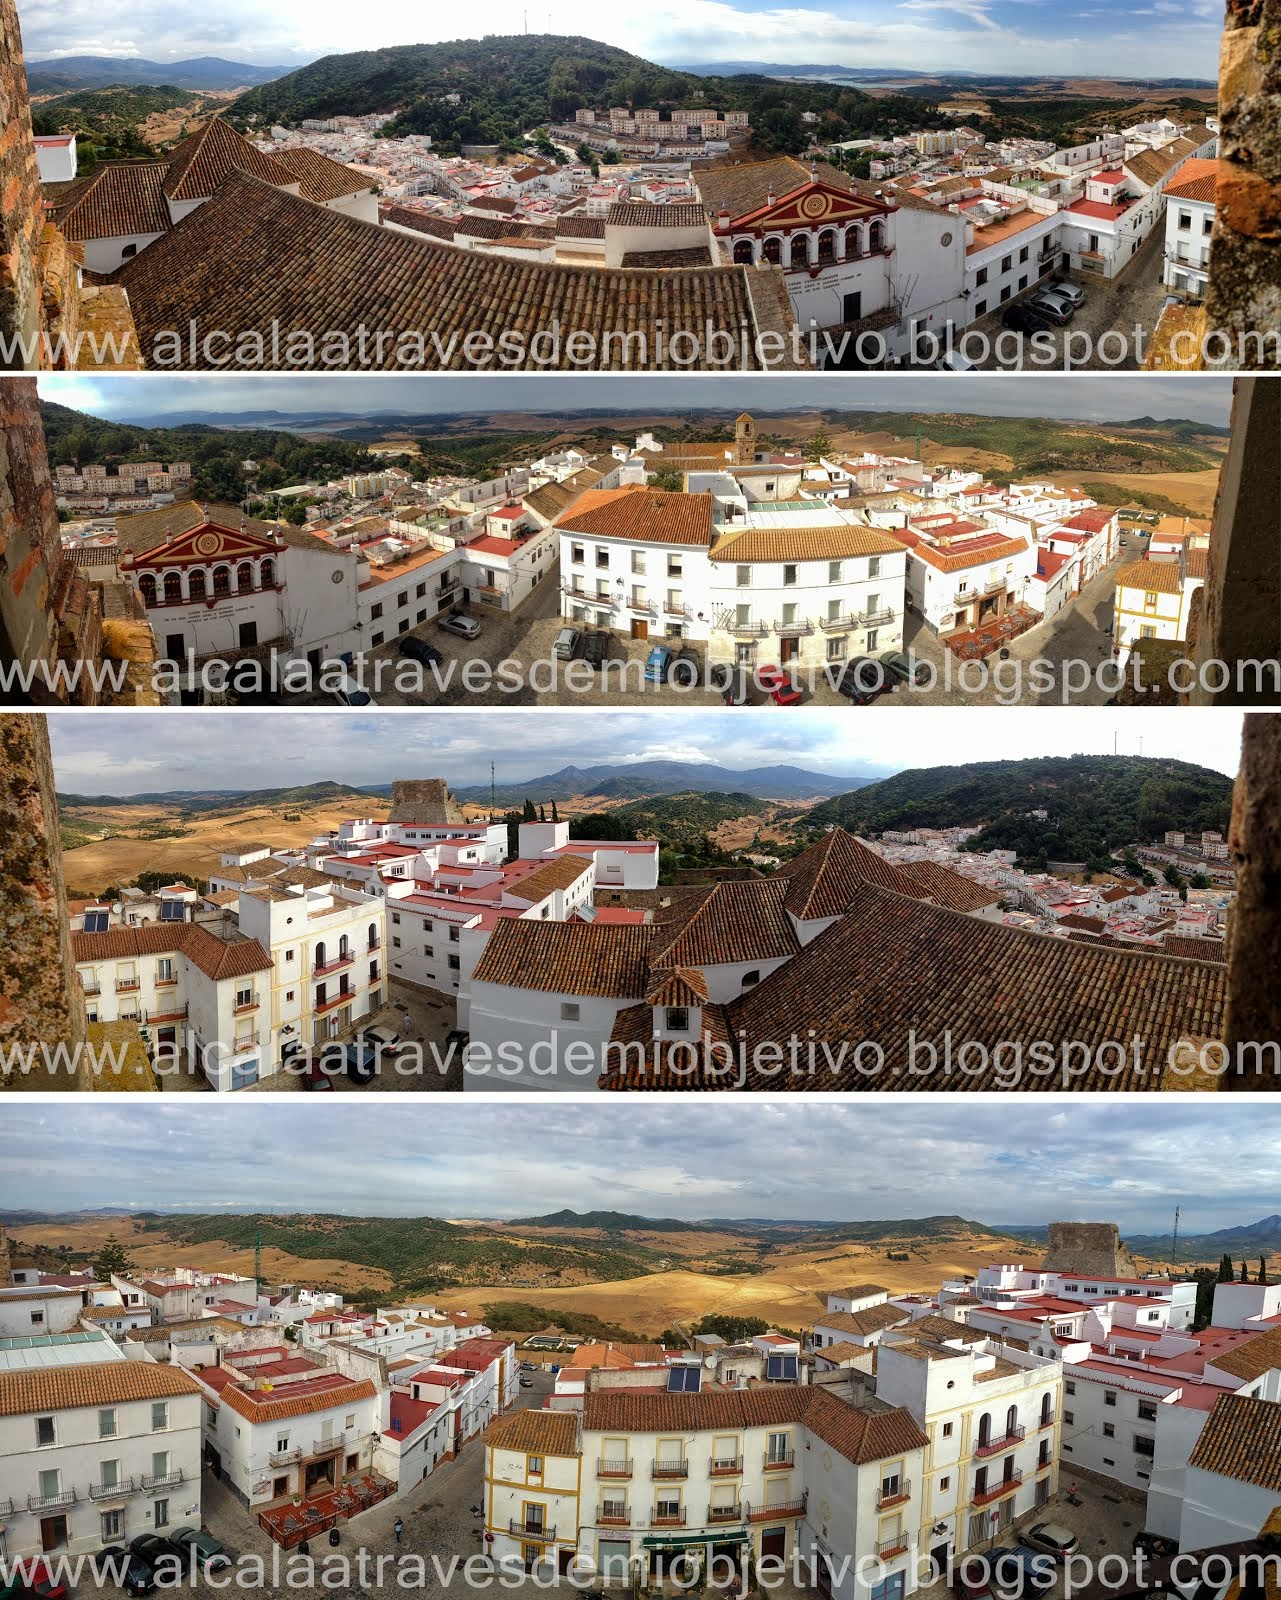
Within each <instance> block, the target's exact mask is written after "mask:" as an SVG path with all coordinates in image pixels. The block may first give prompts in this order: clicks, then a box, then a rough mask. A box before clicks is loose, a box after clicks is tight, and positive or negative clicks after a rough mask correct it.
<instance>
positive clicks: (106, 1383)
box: [0, 1361, 201, 1417]
mask: <svg viewBox="0 0 1281 1600" xmlns="http://www.w3.org/2000/svg"><path fill="white" fill-rule="evenodd" d="M200 1392H201V1390H200V1385H199V1384H198V1383H197V1382H196V1380H195V1379H194V1378H193V1377H191V1376H190V1375H189V1374H188V1373H186V1372H184V1371H183V1370H182V1368H181V1367H170V1366H164V1365H162V1364H161V1363H159V1362H153V1361H104V1362H101V1363H98V1362H94V1363H92V1364H86V1365H85V1366H81V1367H41V1368H33V1369H30V1370H27V1371H23V1372H0V1416H4V1417H20V1416H29V1415H31V1414H32V1413H33V1412H40V1411H71V1410H75V1409H76V1408H77V1407H81V1406H113V1405H126V1404H127V1403H128V1402H129V1401H130V1400H167V1399H169V1398H171V1397H173V1396H177V1395H183V1394H194V1395H198V1394H200Z"/></svg>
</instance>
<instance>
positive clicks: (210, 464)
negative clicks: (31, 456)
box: [40, 400, 387, 503]
mask: <svg viewBox="0 0 1281 1600" xmlns="http://www.w3.org/2000/svg"><path fill="white" fill-rule="evenodd" d="M40 413H41V417H42V419H43V421H44V430H45V441H46V444H47V446H48V450H49V464H50V465H51V466H54V467H57V466H63V465H70V466H80V467H83V466H88V465H90V464H93V463H98V464H100V465H102V466H106V467H116V466H118V465H119V464H120V463H121V462H122V461H148V460H157V461H164V462H169V461H190V462H191V468H192V488H191V492H192V494H193V496H195V497H197V498H200V499H211V500H228V501H231V502H233V503H234V502H239V501H241V500H243V499H244V498H245V496H246V495H247V494H248V493H249V491H250V488H251V485H250V481H249V480H248V479H247V478H246V476H245V473H244V471H243V469H242V468H241V465H240V463H241V462H242V461H246V460H251V461H256V462H257V463H258V471H257V472H256V473H255V474H254V477H253V481H252V488H253V489H254V490H256V491H258V492H260V493H261V492H265V491H269V490H272V489H281V488H284V487H285V485H286V484H294V483H301V482H304V481H307V480H309V479H320V480H322V481H323V480H325V479H328V478H331V477H340V476H343V475H345V474H348V473H352V472H368V471H369V470H371V469H372V468H374V467H376V466H377V465H379V464H380V463H379V461H378V459H377V458H376V457H374V456H371V455H370V454H369V453H368V451H367V450H366V449H365V447H364V445H363V444H359V443H355V442H353V441H351V440H345V439H338V438H332V437H324V436H322V437H318V438H314V439H304V438H301V437H300V436H299V435H298V434H295V433H285V432H279V431H277V430H274V429H259V428H253V429H237V430H235V431H234V432H233V431H231V430H229V429H225V428H213V427H209V426H208V425H206V424H203V423H185V424H182V425H181V426H179V427H176V428H156V427H140V426H136V425H134V424H131V423H127V422H109V421H106V420H104V419H102V418H99V417H92V416H89V415H88V414H87V413H86V412H83V411H75V410H73V409H72V408H71V407H70V406H64V405H58V404H57V403H56V402H54V401H50V400H43V401H42V402H41V405H40ZM381 464H382V465H384V466H385V465H386V464H387V463H386V461H385V460H384V461H382V463H381Z"/></svg>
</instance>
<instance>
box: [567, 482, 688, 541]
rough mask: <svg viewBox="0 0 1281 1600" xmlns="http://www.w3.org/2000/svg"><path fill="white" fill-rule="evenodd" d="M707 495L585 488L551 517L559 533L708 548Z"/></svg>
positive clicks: (634, 487)
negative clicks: (563, 509) (559, 513)
mask: <svg viewBox="0 0 1281 1600" xmlns="http://www.w3.org/2000/svg"><path fill="white" fill-rule="evenodd" d="M712 514H713V501H712V497H711V495H710V494H672V493H669V492H668V491H666V490H663V489H647V488H643V487H641V486H640V485H639V484H629V485H628V486H627V487H626V488H624V489H588V490H586V491H585V492H584V493H583V494H580V495H579V497H578V498H577V500H575V501H574V503H573V505H572V506H571V507H570V508H569V510H568V511H564V512H562V513H561V515H560V516H559V517H557V519H556V526H557V527H558V528H559V529H561V531H562V532H564V533H583V534H587V535H589V536H591V537H594V538H598V539H633V540H636V541H638V542H640V543H643V544H685V545H701V546H703V547H704V548H707V547H710V545H711V542H712Z"/></svg>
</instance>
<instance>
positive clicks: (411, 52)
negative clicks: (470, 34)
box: [232, 33, 942, 152]
mask: <svg viewBox="0 0 1281 1600" xmlns="http://www.w3.org/2000/svg"><path fill="white" fill-rule="evenodd" d="M449 95H458V96H459V97H460V100H459V103H458V104H456V105H455V104H451V103H450V101H449V100H448V99H447V98H446V97H447V96H449ZM611 105H636V106H651V107H657V108H659V109H660V110H671V109H679V108H684V107H693V106H708V105H710V106H715V107H716V108H717V109H718V110H728V111H747V112H749V113H750V114H751V119H752V123H753V129H754V140H755V143H756V145H757V146H758V147H760V148H762V149H764V150H786V151H792V152H799V151H801V150H803V149H804V148H805V147H806V145H807V144H808V143H809V140H810V137H811V130H810V129H809V128H807V126H806V124H805V123H804V122H803V121H802V116H803V113H805V112H807V111H810V112H814V113H816V114H817V115H818V116H819V117H820V118H821V119H822V129H821V131H822V133H823V135H824V136H825V137H828V138H833V139H844V138H852V137H855V136H857V135H858V134H860V133H865V134H872V133H895V132H906V131H908V130H909V128H911V127H919V126H921V125H922V124H925V125H926V126H941V125H942V123H941V119H940V118H939V117H938V114H937V110H936V107H935V106H934V105H933V104H931V103H930V102H929V100H928V99H920V98H918V99H913V100H908V99H906V98H903V97H900V96H888V97H881V98H879V99H873V98H872V97H871V96H869V95H865V94H863V93H862V92H861V91H859V90H856V89H852V88H850V87H849V86H840V85H834V84H822V83H813V84H805V83H784V82H781V81H779V80H777V79H770V78H764V77H751V76H744V77H731V78H725V77H717V76H701V75H700V76H695V75H694V74H692V73H688V72H676V71H673V70H671V69H670V68H667V67H660V66H656V65H655V64H654V63H653V62H651V61H646V60H644V59H642V58H641V57H640V56H634V55H631V54H629V52H627V51H626V50H618V49H615V48H614V46H612V45H607V44H602V43H600V42H599V41H598V40H595V39H585V38H581V37H573V36H563V35H558V34H545V33H544V34H537V33H535V34H514V35H509V36H502V35H491V36H488V37H486V38H484V39H455V40H452V41H449V42H448V43H442V44H409V45H397V46H394V47H391V48H388V49H382V50H364V51H358V52H354V53H352V54H349V55H346V54H345V55H334V56H325V57H323V58H322V59H321V60H319V61H313V62H311V63H310V65H308V66H305V67H301V68H299V70H298V71H296V72H291V73H288V74H286V75H285V76H284V77H282V78H277V79H275V80H274V81H273V82H271V83H269V84H264V85H262V86H261V87H258V88H254V89H250V90H249V91H248V92H247V93H245V94H243V95H241V96H240V97H239V98H238V99H237V100H236V101H235V103H234V105H233V107H232V116H233V119H234V120H236V121H237V122H238V123H239V124H240V125H242V126H243V125H245V124H246V123H248V122H249V121H250V120H251V119H252V120H253V121H255V122H257V123H258V124H259V125H262V124H265V123H270V122H283V123H294V124H296V123H297V122H299V121H301V120H302V119H303V118H304V117H327V116H334V115H339V114H345V115H348V116H362V115H365V114H368V113H372V112H394V113H396V116H395V118H394V120H393V121H392V122H391V123H390V124H389V125H388V129H387V131H388V133H390V134H403V133H420V134H430V135H431V137H432V139H433V141H434V142H435V144H436V145H437V146H438V147H439V148H442V149H446V150H454V149H456V148H457V147H458V145H459V144H462V143H468V144H472V143H475V144H507V145H509V146H511V147H517V146H518V145H519V142H520V141H521V139H522V137H523V135H524V134H525V133H526V132H528V131H529V130H530V129H533V128H537V127H539V126H541V125H543V124H546V123H548V122H554V121H560V120H564V119H568V120H570V121H572V120H573V116H574V113H575V111H577V110H578V109H579V108H580V107H607V106H611Z"/></svg>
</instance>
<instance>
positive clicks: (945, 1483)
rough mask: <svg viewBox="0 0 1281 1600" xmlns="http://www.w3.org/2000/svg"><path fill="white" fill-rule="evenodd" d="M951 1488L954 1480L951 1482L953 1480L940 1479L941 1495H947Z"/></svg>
mask: <svg viewBox="0 0 1281 1600" xmlns="http://www.w3.org/2000/svg"><path fill="white" fill-rule="evenodd" d="M951 1487H952V1480H951V1478H940V1479H939V1493H940V1494H946V1493H947V1491H948V1490H949V1489H950V1488H951Z"/></svg>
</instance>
